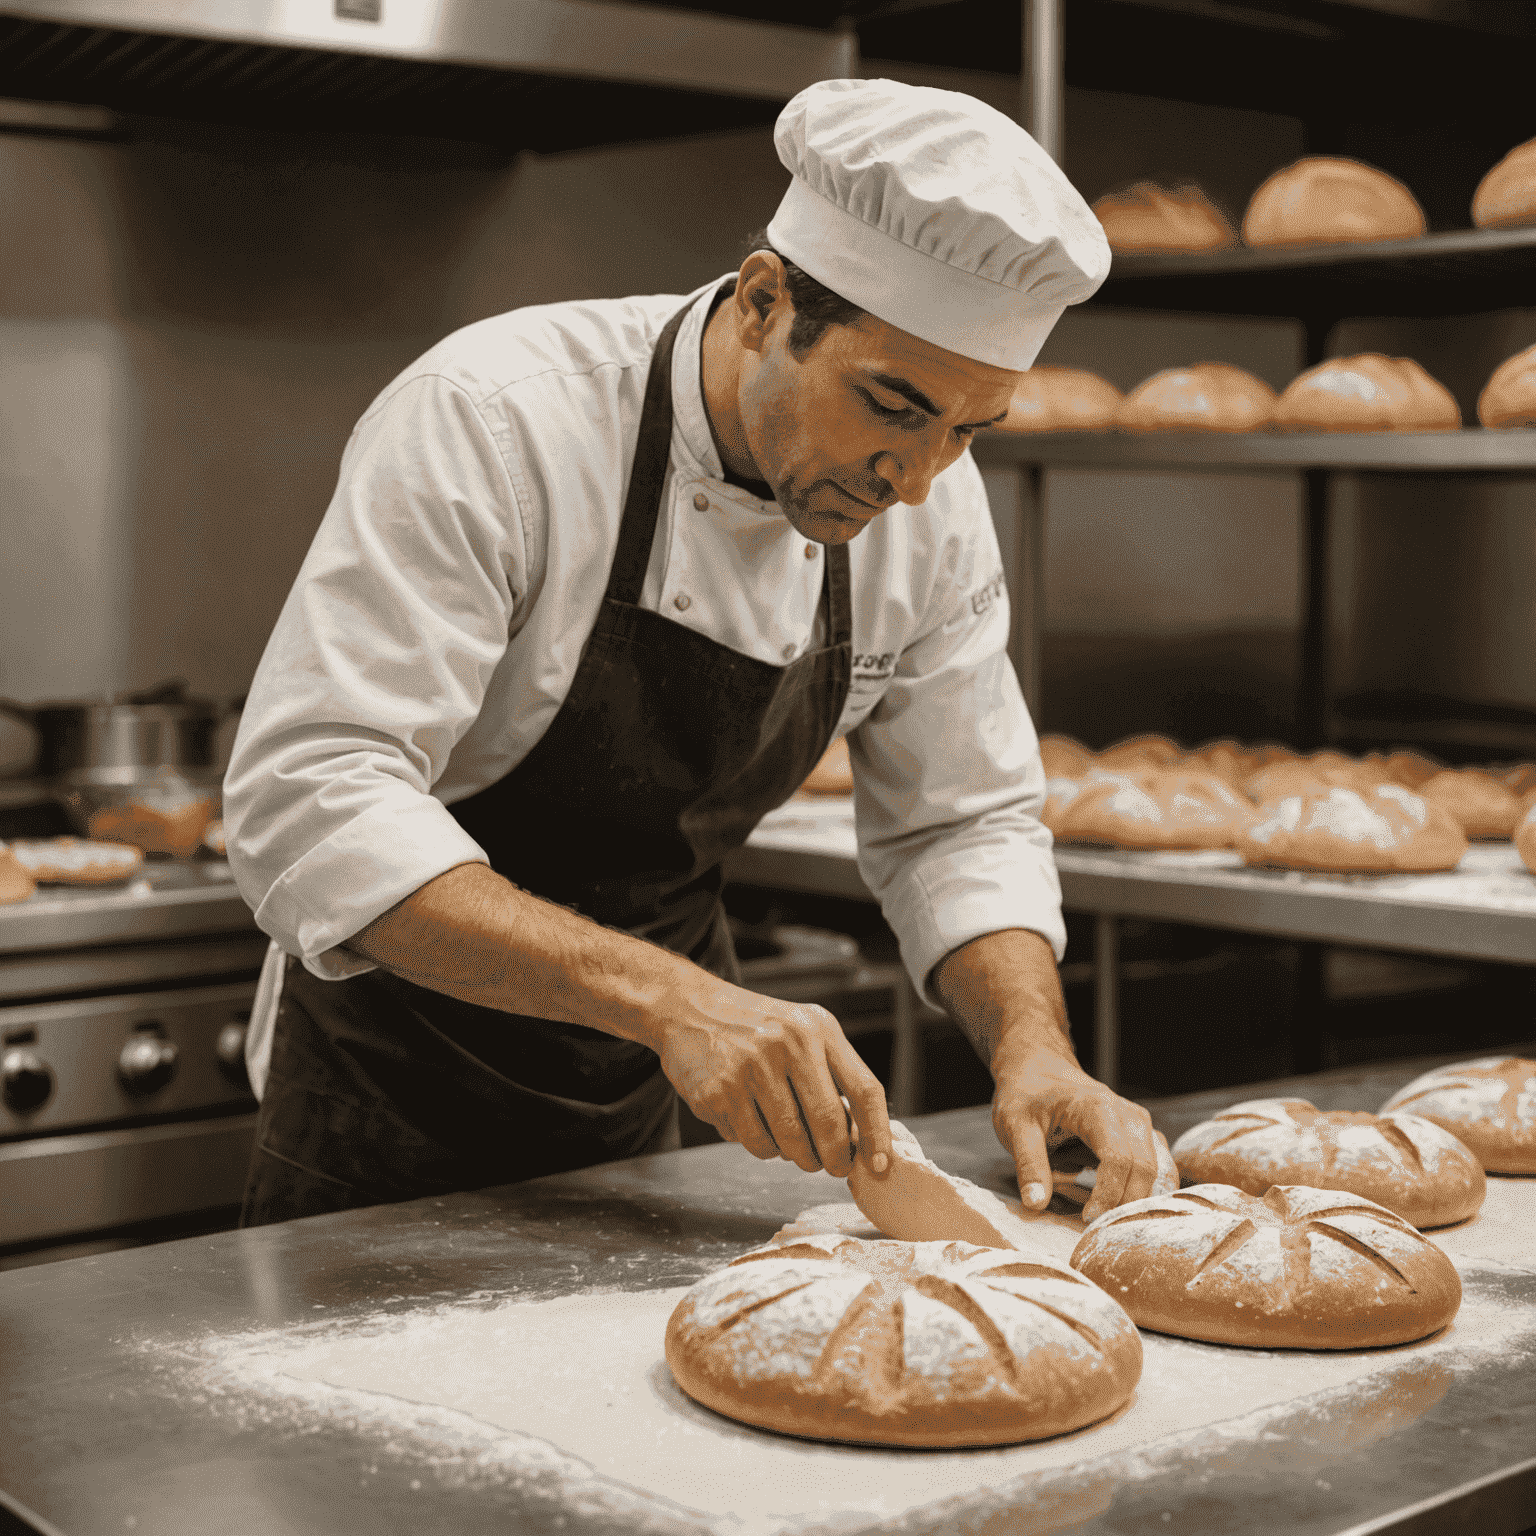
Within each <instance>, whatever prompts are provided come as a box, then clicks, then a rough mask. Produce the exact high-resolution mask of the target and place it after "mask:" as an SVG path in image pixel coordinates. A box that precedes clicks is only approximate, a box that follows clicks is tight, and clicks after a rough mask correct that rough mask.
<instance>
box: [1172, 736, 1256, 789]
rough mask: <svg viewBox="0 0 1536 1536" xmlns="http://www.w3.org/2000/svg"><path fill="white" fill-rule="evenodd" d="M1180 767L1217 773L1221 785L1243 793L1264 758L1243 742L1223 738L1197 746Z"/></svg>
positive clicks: (1181, 761)
mask: <svg viewBox="0 0 1536 1536" xmlns="http://www.w3.org/2000/svg"><path fill="white" fill-rule="evenodd" d="M1179 766H1180V767H1183V768H1191V769H1195V770H1197V771H1199V772H1201V773H1212V774H1215V776H1216V777H1217V778H1218V779H1220V780H1221V781H1222V783H1224V784H1226V785H1228V786H1230V787H1231V788H1232V789H1239V790H1240V789H1242V787H1243V783H1244V781H1245V780H1246V779H1247V778H1248V777H1249V776H1250V775H1252V774H1254V773H1257V772H1258V770H1259V769H1260V768H1261V767H1262V766H1263V758H1262V756H1261V754H1260V753H1259V752H1257V751H1255V750H1254V749H1253V748H1251V747H1245V746H1244V745H1243V744H1242V743H1241V742H1238V741H1232V740H1229V739H1223V740H1221V741H1208V742H1206V744H1205V745H1204V746H1202V747H1196V748H1195V749H1194V750H1193V751H1192V752H1189V753H1187V754H1186V755H1185V756H1184V757H1183V758H1182V759H1181V760H1180V764H1179Z"/></svg>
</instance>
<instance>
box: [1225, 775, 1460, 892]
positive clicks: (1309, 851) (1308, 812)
mask: <svg viewBox="0 0 1536 1536" xmlns="http://www.w3.org/2000/svg"><path fill="white" fill-rule="evenodd" d="M1237 850H1238V852H1239V853H1241V854H1242V856H1243V862H1244V863H1245V864H1255V865H1261V866H1265V865H1267V866H1269V867H1271V868H1275V869H1314V870H1322V871H1330V872H1337V873H1356V874H1389V873H1392V872H1394V871H1402V872H1408V871H1414V872H1418V873H1425V872H1427V871H1430V870H1437V869H1454V868H1455V867H1456V865H1457V864H1458V863H1460V862H1461V857H1462V855H1463V854H1464V853H1466V851H1467V839H1466V836H1465V834H1464V833H1463V832H1462V830H1461V828H1460V827H1459V826H1457V825H1456V822H1455V821H1454V820H1453V819H1452V817H1451V815H1450V813H1449V812H1448V811H1443V810H1441V808H1440V807H1439V806H1438V805H1430V804H1429V803H1428V802H1427V801H1425V800H1422V799H1420V797H1419V796H1418V795H1415V794H1414V793H1413V792H1412V791H1411V790H1408V789H1404V788H1403V786H1402V785H1401V784H1378V785H1376V786H1375V788H1373V789H1369V790H1356V789H1349V788H1346V787H1344V786H1343V785H1337V784H1336V785H1333V786H1331V787H1330V788H1329V789H1328V790H1327V791H1326V792H1324V791H1318V792H1316V793H1301V794H1294V795H1287V796H1285V797H1284V798H1283V799H1280V800H1275V801H1272V802H1270V803H1269V804H1267V805H1265V806H1263V807H1262V808H1261V813H1260V819H1259V820H1258V821H1257V822H1256V823H1255V824H1254V825H1253V826H1251V827H1249V828H1248V829H1247V830H1246V831H1244V832H1243V833H1241V834H1240V835H1239V837H1238V841H1237Z"/></svg>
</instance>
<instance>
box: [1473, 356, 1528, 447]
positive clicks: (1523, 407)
mask: <svg viewBox="0 0 1536 1536" xmlns="http://www.w3.org/2000/svg"><path fill="white" fill-rule="evenodd" d="M1477 419H1478V420H1479V421H1480V422H1482V424H1483V425H1484V426H1485V427H1493V428H1500V427H1536V347H1527V348H1526V349H1525V351H1523V352H1516V353H1515V355H1514V356H1513V357H1506V358H1505V359H1504V361H1503V362H1502V363H1500V364H1499V366H1498V367H1497V368H1495V369H1494V370H1493V372H1492V373H1491V374H1490V375H1489V376H1488V382H1487V383H1486V384H1485V385H1483V392H1482V394H1480V395H1479V396H1478V397H1477Z"/></svg>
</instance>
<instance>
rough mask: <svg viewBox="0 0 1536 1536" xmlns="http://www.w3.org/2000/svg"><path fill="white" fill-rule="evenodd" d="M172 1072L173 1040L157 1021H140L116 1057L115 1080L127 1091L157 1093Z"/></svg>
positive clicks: (172, 1075) (174, 1062)
mask: <svg viewBox="0 0 1536 1536" xmlns="http://www.w3.org/2000/svg"><path fill="white" fill-rule="evenodd" d="M175 1075H176V1042H175V1041H174V1040H167V1039H166V1038H165V1035H164V1033H163V1030H162V1027H161V1026H160V1025H159V1024H140V1025H139V1026H138V1027H137V1029H135V1030H134V1032H133V1034H132V1035H130V1036H129V1037H128V1042H127V1044H126V1045H124V1046H123V1049H122V1052H121V1054H120V1055H119V1056H118V1058H117V1076H118V1081H119V1082H121V1083H122V1085H123V1087H124V1088H126V1089H127V1090H128V1092H129V1093H137V1094H149V1093H157V1092H158V1091H159V1090H160V1089H162V1088H164V1087H165V1085H166V1084H167V1083H168V1082H170V1080H171V1079H172V1078H173V1077H174V1076H175Z"/></svg>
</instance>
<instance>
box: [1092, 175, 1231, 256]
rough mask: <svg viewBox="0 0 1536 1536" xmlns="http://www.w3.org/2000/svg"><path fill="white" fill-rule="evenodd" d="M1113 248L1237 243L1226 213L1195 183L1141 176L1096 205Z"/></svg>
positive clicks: (1189, 248)
mask: <svg viewBox="0 0 1536 1536" xmlns="http://www.w3.org/2000/svg"><path fill="white" fill-rule="evenodd" d="M1093 211H1094V214H1095V215H1096V216H1097V218H1098V221H1099V223H1100V224H1102V225H1103V226H1104V236H1105V238H1106V239H1107V240H1108V241H1109V246H1110V249H1111V250H1114V251H1218V250H1221V249H1223V248H1224V247H1227V246H1233V245H1236V244H1237V231H1236V230H1234V229H1233V228H1232V226H1231V224H1229V223H1228V222H1227V217H1226V215H1225V214H1224V213H1223V212H1222V211H1221V209H1219V208H1218V207H1217V206H1216V205H1215V203H1213V202H1212V201H1211V200H1210V198H1208V197H1207V196H1206V195H1205V193H1204V192H1202V191H1201V190H1200V188H1199V187H1197V186H1194V185H1193V184H1189V185H1185V186H1179V187H1167V188H1165V187H1160V186H1158V184H1157V183H1156V182H1155V181H1138V182H1137V183H1136V184H1135V185H1134V186H1131V187H1127V188H1126V189H1125V190H1124V191H1123V192H1110V193H1106V194H1105V196H1103V197H1101V198H1100V199H1099V200H1098V201H1097V202H1096V203H1095V204H1094V205H1093Z"/></svg>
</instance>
